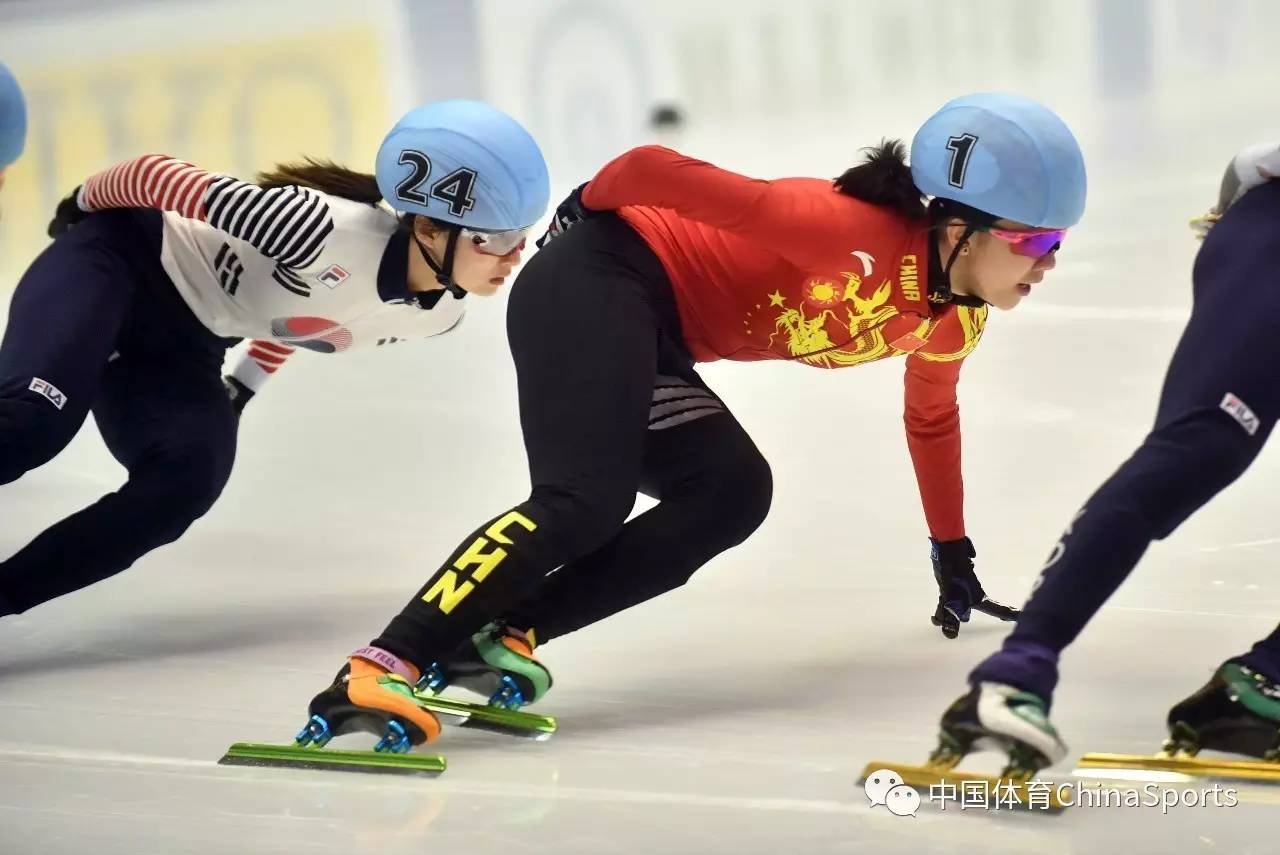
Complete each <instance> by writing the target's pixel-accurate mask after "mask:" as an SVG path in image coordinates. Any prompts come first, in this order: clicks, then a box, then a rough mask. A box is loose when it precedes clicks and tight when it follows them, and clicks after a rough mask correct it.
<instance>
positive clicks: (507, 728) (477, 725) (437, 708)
mask: <svg viewBox="0 0 1280 855" xmlns="http://www.w3.org/2000/svg"><path fill="white" fill-rule="evenodd" d="M414 697H415V698H416V699H417V701H418V703H420V704H421V705H422V706H424V707H426V708H427V709H429V710H431V711H432V712H433V713H435V714H436V718H438V719H440V723H441V724H448V725H452V726H454V727H469V728H472V729H474V730H487V731H489V732H491V733H501V734H503V735H504V736H515V737H519V738H521V739H532V740H534V741H535V742H541V741H543V740H546V739H550V738H551V734H553V733H555V732H556V727H557V725H556V720H555V719H554V718H552V717H551V716H549V715H538V714H537V713H528V712H521V711H520V710H507V709H502V708H501V707H491V706H489V705H488V704H478V703H471V702H470V701H455V700H453V699H452V698H445V697H441V696H440V695H432V694H428V693H426V692H417V691H415V692H414Z"/></svg>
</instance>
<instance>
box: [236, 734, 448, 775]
mask: <svg viewBox="0 0 1280 855" xmlns="http://www.w3.org/2000/svg"><path fill="white" fill-rule="evenodd" d="M218 763H220V764H221V765H224V766H273V767H278V768H290V769H328V770H333V771H337V772H379V773H383V774H391V775H423V776H428V777H432V778H434V777H435V776H436V775H439V774H440V773H441V772H443V771H444V770H445V761H444V758H443V757H441V756H440V755H438V754H391V753H389V752H378V751H348V750H342V749H337V748H303V747H300V746H297V745H268V744H265V743H258V742H237V743H236V744H235V745H232V746H231V747H230V748H228V749H227V753H226V754H224V755H223V756H222V759H221V760H219V761H218Z"/></svg>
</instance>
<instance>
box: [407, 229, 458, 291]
mask: <svg viewBox="0 0 1280 855" xmlns="http://www.w3.org/2000/svg"><path fill="white" fill-rule="evenodd" d="M461 233H462V230H461V229H460V228H458V227H457V226H450V227H449V239H448V241H446V243H445V245H444V264H436V262H435V259H433V258H432V257H431V253H429V252H427V248H426V246H425V245H424V244H423V243H422V241H421V240H419V239H418V233H417V232H416V231H415V232H413V233H412V234H413V242H414V243H416V244H417V245H418V252H420V253H422V260H423V261H425V262H426V263H427V266H428V267H430V268H431V269H432V270H433V271H434V272H435V274H436V281H437V282H439V283H440V284H441V285H443V286H444V288H445V290H446V291H448V292H449V293H450V294H452V295H453V296H454V297H456V298H457V299H459V300H461V299H462V298H463V297H465V296H467V291H466V289H465V288H463V287H462V286H461V285H459V284H458V283H457V282H455V281H454V279H453V259H454V256H455V254H456V253H457V249H458V236H459V235H460V234H461Z"/></svg>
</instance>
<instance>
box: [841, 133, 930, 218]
mask: <svg viewBox="0 0 1280 855" xmlns="http://www.w3.org/2000/svg"><path fill="white" fill-rule="evenodd" d="M863 151H864V152H865V153H866V157H865V159H864V160H863V162H862V163H860V164H858V165H857V166H854V167H851V168H849V169H846V170H845V172H844V174H843V175H841V176H840V177H839V178H837V179H836V180H835V186H836V189H837V190H839V191H840V192H841V193H844V194H845V195H846V196H852V197H853V198H855V199H861V200H862V201H863V202H869V203H870V204H872V205H879V206H881V207H883V208H889V209H891V210H893V211H894V212H896V213H897V214H899V215H901V216H903V217H906V218H907V219H909V220H923V219H925V217H926V208H925V204H924V194H922V193H921V192H920V189H919V188H918V187H916V185H915V182H914V181H913V180H912V178H911V167H909V166H907V156H906V155H907V150H906V146H904V145H903V144H902V141H901V140H881V141H880V145H878V146H875V147H871V148H865V149H863Z"/></svg>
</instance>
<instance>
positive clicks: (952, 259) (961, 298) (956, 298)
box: [942, 223, 987, 309]
mask: <svg viewBox="0 0 1280 855" xmlns="http://www.w3.org/2000/svg"><path fill="white" fill-rule="evenodd" d="M977 231H978V230H977V229H976V228H974V227H973V226H972V225H969V224H967V223H966V224H965V229H964V234H963V235H961V236H960V240H958V241H956V245H955V248H954V249H952V250H951V255H950V256H949V257H948V258H947V263H946V264H944V265H943V266H942V275H943V277H944V278H945V279H946V280H947V284H946V287H947V293H948V295H949V296H950V298H951V299H950V300H949V301H948V302H951V303H955V304H956V305H959V306H970V307H972V308H975V309H976V308H979V307H981V306H985V305H987V301H986V300H983V299H982V298H980V297H974V296H972V295H969V294H956V293H955V292H953V291H952V290H951V268H952V267H953V266H954V265H955V263H956V259H957V258H959V257H960V250H962V249H964V247H965V245H966V244H968V243H969V238H971V237H973V235H974V234H975V233H976V232H977Z"/></svg>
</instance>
